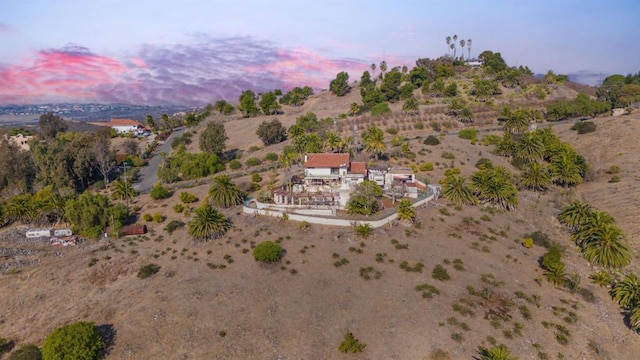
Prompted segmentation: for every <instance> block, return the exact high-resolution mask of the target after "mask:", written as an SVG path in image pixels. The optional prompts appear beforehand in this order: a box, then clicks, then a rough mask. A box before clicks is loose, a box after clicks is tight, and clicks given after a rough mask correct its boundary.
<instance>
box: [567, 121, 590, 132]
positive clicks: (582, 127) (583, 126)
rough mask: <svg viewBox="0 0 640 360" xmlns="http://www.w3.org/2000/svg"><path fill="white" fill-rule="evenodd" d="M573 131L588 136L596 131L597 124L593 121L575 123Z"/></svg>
mask: <svg viewBox="0 0 640 360" xmlns="http://www.w3.org/2000/svg"><path fill="white" fill-rule="evenodd" d="M571 130H578V134H587V133H591V132H594V131H596V124H595V123H593V122H592V121H581V122H577V123H575V124H574V125H573V126H572V127H571Z"/></svg>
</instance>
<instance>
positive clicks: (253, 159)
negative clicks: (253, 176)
mask: <svg viewBox="0 0 640 360" xmlns="http://www.w3.org/2000/svg"><path fill="white" fill-rule="evenodd" d="M245 164H247V166H258V165H260V164H262V160H260V159H258V158H257V157H250V158H248V159H247V161H246V162H245Z"/></svg>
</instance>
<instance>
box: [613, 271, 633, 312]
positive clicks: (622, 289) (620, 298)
mask: <svg viewBox="0 0 640 360" xmlns="http://www.w3.org/2000/svg"><path fill="white" fill-rule="evenodd" d="M609 295H611V298H612V299H613V300H615V301H616V302H617V303H618V305H620V306H621V307H623V308H625V309H634V308H637V307H638V305H640V281H638V277H637V276H636V275H635V274H629V275H627V276H625V277H624V279H622V280H620V281H618V282H617V283H616V284H615V285H613V287H612V288H611V290H609Z"/></svg>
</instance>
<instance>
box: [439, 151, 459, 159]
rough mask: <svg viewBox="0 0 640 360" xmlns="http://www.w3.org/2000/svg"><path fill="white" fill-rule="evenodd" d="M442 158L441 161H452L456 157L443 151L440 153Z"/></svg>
mask: <svg viewBox="0 0 640 360" xmlns="http://www.w3.org/2000/svg"><path fill="white" fill-rule="evenodd" d="M442 158H443V159H448V160H453V159H455V158H456V156H455V155H454V154H453V153H452V152H448V151H444V152H443V153H442Z"/></svg>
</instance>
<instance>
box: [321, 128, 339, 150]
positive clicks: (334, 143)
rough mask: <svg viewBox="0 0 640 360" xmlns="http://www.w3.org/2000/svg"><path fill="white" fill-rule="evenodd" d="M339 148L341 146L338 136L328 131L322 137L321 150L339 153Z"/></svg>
mask: <svg viewBox="0 0 640 360" xmlns="http://www.w3.org/2000/svg"><path fill="white" fill-rule="evenodd" d="M341 146H342V139H341V138H340V136H338V134H336V133H334V132H332V131H328V132H327V133H326V134H325V135H324V143H323V148H324V150H325V151H328V152H336V151H337V152H339V151H340V150H342V149H341Z"/></svg>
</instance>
